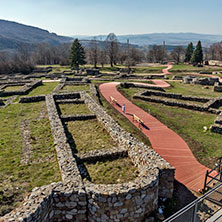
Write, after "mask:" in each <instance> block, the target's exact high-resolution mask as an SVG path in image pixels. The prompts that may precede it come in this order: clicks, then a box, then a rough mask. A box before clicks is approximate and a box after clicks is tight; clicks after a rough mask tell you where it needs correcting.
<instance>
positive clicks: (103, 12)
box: [0, 0, 222, 36]
mask: <svg viewBox="0 0 222 222" xmlns="http://www.w3.org/2000/svg"><path fill="white" fill-rule="evenodd" d="M221 10H222V0H109V1H108V0H0V19H5V20H10V21H16V22H20V23H23V24H27V25H32V26H37V27H40V28H43V29H47V30H49V31H50V32H55V33H57V34H60V35H67V36H68V35H100V34H108V33H110V32H114V33H115V34H118V35H120V34H147V33H154V32H158V33H161V32H165V33H166V32H195V33H208V34H222V25H221V21H222V13H221Z"/></svg>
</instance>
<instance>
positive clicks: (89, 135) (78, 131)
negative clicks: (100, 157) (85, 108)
mask: <svg viewBox="0 0 222 222" xmlns="http://www.w3.org/2000/svg"><path fill="white" fill-rule="evenodd" d="M67 126H68V130H69V133H70V134H71V135H72V137H73V139H74V141H75V145H76V147H75V148H76V150H77V151H78V152H87V151H90V150H97V149H111V148H112V147H113V146H115V145H116V144H115V143H114V141H113V140H112V138H111V137H110V135H109V134H108V132H107V131H106V130H105V128H103V127H102V125H101V124H100V123H99V122H98V121H97V119H92V120H86V121H71V122H68V123H67Z"/></svg>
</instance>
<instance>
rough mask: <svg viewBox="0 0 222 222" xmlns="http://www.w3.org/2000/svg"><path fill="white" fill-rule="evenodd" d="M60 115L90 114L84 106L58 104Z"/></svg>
mask: <svg viewBox="0 0 222 222" xmlns="http://www.w3.org/2000/svg"><path fill="white" fill-rule="evenodd" d="M59 108H60V111H61V114H62V115H64V116H65V115H80V114H91V112H90V110H89V109H88V108H87V106H86V105H85V104H69V103H67V104H59Z"/></svg>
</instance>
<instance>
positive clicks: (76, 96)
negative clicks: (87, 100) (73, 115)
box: [54, 92, 80, 100]
mask: <svg viewBox="0 0 222 222" xmlns="http://www.w3.org/2000/svg"><path fill="white" fill-rule="evenodd" d="M54 99H55V100H63V99H80V93H79V92H77V93H61V94H55V95H54Z"/></svg>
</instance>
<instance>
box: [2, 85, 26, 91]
mask: <svg viewBox="0 0 222 222" xmlns="http://www.w3.org/2000/svg"><path fill="white" fill-rule="evenodd" d="M22 87H23V86H7V87H6V88H4V91H5V92H11V91H19V90H21V89H22Z"/></svg>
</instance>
